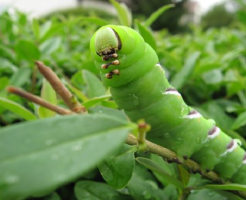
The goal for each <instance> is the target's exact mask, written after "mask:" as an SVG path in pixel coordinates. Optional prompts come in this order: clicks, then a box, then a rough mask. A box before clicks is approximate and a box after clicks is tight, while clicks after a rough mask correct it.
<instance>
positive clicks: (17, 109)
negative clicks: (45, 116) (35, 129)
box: [0, 97, 37, 121]
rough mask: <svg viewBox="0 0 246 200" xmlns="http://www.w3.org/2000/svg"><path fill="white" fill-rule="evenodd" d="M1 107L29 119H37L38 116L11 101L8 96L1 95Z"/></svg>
mask: <svg viewBox="0 0 246 200" xmlns="http://www.w3.org/2000/svg"><path fill="white" fill-rule="evenodd" d="M0 107H2V108H5V109H7V110H10V111H11V112H13V113H15V114H16V115H18V116H20V117H22V118H23V119H25V120H28V121H29V120H34V119H37V117H36V116H35V115H34V114H33V113H31V112H30V111H29V110H27V109H26V108H24V107H23V106H21V105H19V104H17V103H15V102H14V101H10V100H8V99H6V98H2V97H0Z"/></svg>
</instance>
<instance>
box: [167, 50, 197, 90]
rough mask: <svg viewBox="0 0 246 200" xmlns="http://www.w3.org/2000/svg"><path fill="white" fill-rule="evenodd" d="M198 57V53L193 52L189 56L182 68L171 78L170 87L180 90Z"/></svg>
mask: <svg viewBox="0 0 246 200" xmlns="http://www.w3.org/2000/svg"><path fill="white" fill-rule="evenodd" d="M200 55H201V53H200V52H195V53H193V54H191V55H190V56H189V57H188V58H187V60H186V61H185V64H184V67H183V68H182V69H181V70H180V72H178V73H177V74H175V76H174V77H173V79H172V81H171V85H172V86H174V87H175V88H176V89H177V90H178V89H180V88H182V86H183V85H184V83H185V81H187V79H188V78H189V76H190V74H191V73H192V71H193V69H194V68H195V65H196V62H197V60H198V58H199V57H200Z"/></svg>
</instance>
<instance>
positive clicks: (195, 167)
mask: <svg viewBox="0 0 246 200" xmlns="http://www.w3.org/2000/svg"><path fill="white" fill-rule="evenodd" d="M126 143H127V144H129V145H137V139H136V137H134V136H133V135H131V134H129V135H128V137H127V139H126ZM146 143H147V150H148V151H149V152H151V153H154V154H157V155H159V156H161V157H163V159H164V160H167V161H168V162H176V163H178V164H183V165H184V166H186V167H187V168H188V169H189V170H190V171H191V172H199V173H200V174H201V175H203V176H205V177H207V178H208V179H210V180H212V181H213V182H218V183H222V182H223V181H222V180H221V179H220V178H219V176H218V175H217V174H216V173H215V172H212V171H211V172H209V173H206V172H204V170H202V168H201V167H200V165H199V164H197V163H196V162H194V161H193V160H190V159H188V160H185V161H180V160H179V159H178V156H177V155H176V154H175V153H174V152H173V151H171V150H169V149H166V148H164V147H162V146H159V145H157V144H155V143H152V142H150V141H148V140H146Z"/></svg>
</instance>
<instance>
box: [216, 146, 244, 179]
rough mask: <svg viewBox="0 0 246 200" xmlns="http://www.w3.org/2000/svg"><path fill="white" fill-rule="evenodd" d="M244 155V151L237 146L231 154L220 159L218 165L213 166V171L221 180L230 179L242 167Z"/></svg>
mask: <svg viewBox="0 0 246 200" xmlns="http://www.w3.org/2000/svg"><path fill="white" fill-rule="evenodd" d="M244 154H245V151H244V150H243V149H242V148H241V147H239V146H238V147H237V148H236V149H235V150H234V151H233V152H230V153H228V155H227V156H224V158H222V160H221V161H220V163H219V164H218V165H216V166H215V168H214V171H216V172H218V174H219V175H220V176H221V177H223V178H232V176H233V175H234V174H235V173H236V172H237V171H238V169H239V168H240V166H241V165H242V161H243V157H244ZM244 184H246V183H244Z"/></svg>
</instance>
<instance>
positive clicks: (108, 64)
mask: <svg viewBox="0 0 246 200" xmlns="http://www.w3.org/2000/svg"><path fill="white" fill-rule="evenodd" d="M91 51H92V55H93V58H94V60H95V64H96V67H97V68H98V70H100V73H101V78H102V81H103V82H104V83H105V84H106V85H108V86H110V89H111V94H112V96H113V98H114V100H115V102H116V103H117V104H118V106H119V107H120V108H122V109H124V111H125V112H126V114H127V115H128V116H129V118H130V119H131V120H132V121H138V120H139V119H143V118H144V119H145V121H146V122H147V123H149V124H150V125H151V127H152V128H151V131H150V132H149V133H148V134H147V138H148V139H149V140H150V141H152V142H155V143H156V144H159V145H162V146H164V147H166V148H169V149H171V150H173V151H175V152H176V153H177V155H178V156H179V157H180V158H183V159H187V158H190V157H191V158H192V159H194V160H195V161H197V162H198V163H200V165H201V166H202V167H203V168H204V169H206V170H208V171H209V170H215V171H216V172H218V173H219V174H220V176H221V177H223V178H230V179H232V180H233V181H235V182H237V183H241V184H246V178H242V177H241V176H242V175H243V174H244V173H245V172H246V156H245V152H244V150H243V149H242V148H241V147H240V146H239V145H238V144H237V142H236V141H235V140H233V139H232V138H230V137H229V136H228V135H226V134H225V133H223V132H222V131H221V130H220V129H219V128H218V127H217V126H216V125H215V124H214V122H213V121H212V120H207V119H205V118H204V117H202V116H201V114H199V113H198V112H197V111H195V110H193V109H192V108H190V107H189V106H187V105H186V104H185V102H184V101H183V99H182V96H181V95H180V93H179V92H178V91H177V90H176V89H175V88H173V87H172V86H171V85H170V84H169V83H168V81H167V79H166V77H165V72H164V70H163V69H162V67H161V66H160V64H158V57H157V55H156V53H155V51H154V50H153V49H152V48H151V47H150V46H149V45H148V44H147V43H145V42H144V40H143V38H142V37H141V36H140V35H139V34H138V33H137V32H136V31H134V30H133V29H130V28H128V27H123V26H113V25H109V26H105V27H102V28H101V29H99V30H98V31H97V32H96V33H95V35H94V36H93V37H92V40H91Z"/></svg>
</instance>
